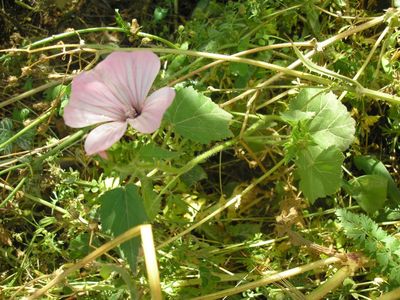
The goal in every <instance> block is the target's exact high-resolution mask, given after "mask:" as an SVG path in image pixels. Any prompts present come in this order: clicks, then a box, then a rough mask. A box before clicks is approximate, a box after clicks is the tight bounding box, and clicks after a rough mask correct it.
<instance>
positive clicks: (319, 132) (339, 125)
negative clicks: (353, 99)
mask: <svg viewBox="0 0 400 300" xmlns="http://www.w3.org/2000/svg"><path fill="white" fill-rule="evenodd" d="M296 110H300V111H302V112H313V113H315V116H314V117H313V118H312V120H311V121H310V123H309V124H308V132H309V133H310V135H311V136H312V138H313V139H314V141H315V143H317V144H318V145H319V146H321V147H322V148H328V147H330V146H336V147H337V148H338V149H339V150H342V151H344V150H346V149H347V148H348V147H349V145H350V144H351V143H352V142H353V139H354V133H355V121H354V119H352V118H351V116H350V114H349V112H348V111H347V109H346V107H345V106H344V105H343V104H342V103H341V102H340V101H339V100H338V99H337V97H336V96H335V94H333V93H332V92H329V93H326V92H324V91H323V90H321V89H318V88H307V89H303V90H301V92H300V93H299V94H298V95H297V97H296V99H295V100H294V101H292V102H291V103H290V105H289V112H290V111H296Z"/></svg>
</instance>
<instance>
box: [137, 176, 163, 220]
mask: <svg viewBox="0 0 400 300" xmlns="http://www.w3.org/2000/svg"><path fill="white" fill-rule="evenodd" d="M140 182H141V183H142V195H143V199H144V208H145V210H146V214H147V216H148V217H149V221H153V220H154V219H155V218H156V216H157V214H158V213H159V212H160V208H161V198H160V197H157V194H156V192H154V190H153V184H152V182H151V180H149V179H147V178H140Z"/></svg>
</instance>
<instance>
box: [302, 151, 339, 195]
mask: <svg viewBox="0 0 400 300" xmlns="http://www.w3.org/2000/svg"><path fill="white" fill-rule="evenodd" d="M343 160H344V156H343V154H342V152H341V151H340V150H339V149H338V148H336V147H329V148H327V149H322V148H321V147H318V146H314V147H307V148H306V149H303V150H302V151H300V152H299V154H298V158H297V160H296V165H297V167H298V174H299V176H300V189H301V190H302V191H303V193H304V195H305V196H306V198H307V199H308V200H309V201H310V202H311V203H313V202H314V201H315V199H317V198H320V197H325V196H327V195H330V194H333V193H335V192H337V191H338V189H339V188H340V183H341V178H342V168H341V166H342V163H343Z"/></svg>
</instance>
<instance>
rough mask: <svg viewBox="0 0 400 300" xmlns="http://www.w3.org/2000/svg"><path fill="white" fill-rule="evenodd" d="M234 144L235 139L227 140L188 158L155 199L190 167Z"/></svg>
mask: <svg viewBox="0 0 400 300" xmlns="http://www.w3.org/2000/svg"><path fill="white" fill-rule="evenodd" d="M234 144H235V140H229V141H227V142H225V143H223V144H220V145H217V146H215V147H214V148H212V149H210V150H208V151H206V152H204V153H202V154H200V155H199V156H196V157H195V158H193V159H192V160H190V161H189V162H188V163H187V164H186V165H184V166H183V167H181V168H180V169H179V170H178V174H177V175H176V176H175V177H174V178H173V179H172V180H171V181H169V182H168V183H167V184H166V185H165V187H164V188H163V189H162V190H161V192H160V193H159V194H158V196H157V198H158V199H157V201H158V200H160V199H159V198H160V197H161V196H162V195H163V194H165V192H166V191H168V189H169V188H170V187H171V185H173V184H174V183H175V182H176V181H177V180H178V178H179V177H180V176H181V175H183V174H185V173H186V172H188V171H190V170H191V169H192V168H194V167H195V166H197V165H198V164H200V163H202V162H203V161H205V160H206V159H207V158H209V157H210V156H213V155H215V154H217V153H218V152H220V151H222V150H224V149H226V148H229V147H231V146H232V145H234Z"/></svg>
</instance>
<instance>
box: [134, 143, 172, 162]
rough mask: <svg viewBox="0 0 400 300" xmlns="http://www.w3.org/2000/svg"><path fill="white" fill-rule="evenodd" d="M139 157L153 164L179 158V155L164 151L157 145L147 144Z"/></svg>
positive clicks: (139, 153) (141, 149) (142, 148)
mask: <svg viewBox="0 0 400 300" xmlns="http://www.w3.org/2000/svg"><path fill="white" fill-rule="evenodd" d="M138 156H139V158H140V159H142V160H145V161H150V162H153V161H157V160H160V159H172V158H175V157H177V156H179V153H177V152H173V151H168V150H165V149H162V148H160V147H159V146H157V145H155V144H147V145H145V146H143V147H141V148H140V150H139V151H138Z"/></svg>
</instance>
